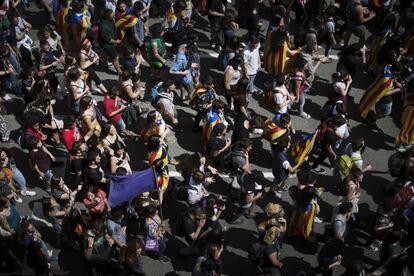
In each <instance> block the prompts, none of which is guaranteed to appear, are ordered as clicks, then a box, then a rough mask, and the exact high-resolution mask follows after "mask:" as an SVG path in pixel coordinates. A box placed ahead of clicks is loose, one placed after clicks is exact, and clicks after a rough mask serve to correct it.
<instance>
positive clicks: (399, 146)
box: [395, 144, 414, 152]
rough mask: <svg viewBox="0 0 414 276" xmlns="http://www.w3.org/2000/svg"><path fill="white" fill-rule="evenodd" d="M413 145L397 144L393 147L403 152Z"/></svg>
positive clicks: (413, 145)
mask: <svg viewBox="0 0 414 276" xmlns="http://www.w3.org/2000/svg"><path fill="white" fill-rule="evenodd" d="M412 147H414V144H399V145H398V146H397V147H396V148H395V149H396V150H397V151H398V152H404V151H407V150H409V149H411V148H412Z"/></svg>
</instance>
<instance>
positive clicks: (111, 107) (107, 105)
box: [103, 96, 122, 122]
mask: <svg viewBox="0 0 414 276" xmlns="http://www.w3.org/2000/svg"><path fill="white" fill-rule="evenodd" d="M103 106H104V109H105V115H106V117H108V118H109V119H111V120H113V121H114V122H118V121H119V120H121V118H122V112H119V113H118V114H116V115H115V116H113V117H111V116H109V115H110V114H111V113H112V112H114V111H115V110H118V109H119V107H120V105H119V103H118V99H117V98H115V99H111V98H110V97H108V96H105V98H104V100H103Z"/></svg>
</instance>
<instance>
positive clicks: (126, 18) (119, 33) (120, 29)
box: [115, 14, 138, 40]
mask: <svg viewBox="0 0 414 276" xmlns="http://www.w3.org/2000/svg"><path fill="white" fill-rule="evenodd" d="M137 22H138V18H137V17H136V16H133V15H130V14H124V15H122V16H121V17H120V18H119V19H118V20H116V22H115V28H116V37H117V38H118V39H120V40H122V39H123V38H124V36H125V31H126V30H127V29H129V28H132V27H134V26H135V25H136V24H137Z"/></svg>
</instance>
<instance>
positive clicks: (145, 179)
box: [108, 167, 156, 208]
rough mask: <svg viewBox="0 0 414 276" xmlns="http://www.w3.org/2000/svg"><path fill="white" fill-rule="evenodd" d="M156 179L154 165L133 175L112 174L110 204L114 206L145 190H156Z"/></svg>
mask: <svg viewBox="0 0 414 276" xmlns="http://www.w3.org/2000/svg"><path fill="white" fill-rule="evenodd" d="M155 181H156V178H155V172H154V169H153V168H152V167H151V168H148V169H146V170H144V171H140V172H135V173H133V174H131V175H124V176H111V182H110V186H109V198H108V201H109V205H110V206H111V208H112V207H115V206H117V205H120V204H122V203H124V202H126V201H128V200H131V199H133V198H134V197H136V196H137V195H140V194H142V193H144V192H149V191H152V190H155V189H156V182H155Z"/></svg>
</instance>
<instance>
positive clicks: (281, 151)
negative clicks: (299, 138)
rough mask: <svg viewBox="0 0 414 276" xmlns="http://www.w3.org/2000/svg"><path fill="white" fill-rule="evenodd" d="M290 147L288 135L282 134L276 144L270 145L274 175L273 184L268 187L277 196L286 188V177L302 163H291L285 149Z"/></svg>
mask: <svg viewBox="0 0 414 276" xmlns="http://www.w3.org/2000/svg"><path fill="white" fill-rule="evenodd" d="M289 147H290V137H289V136H283V137H282V138H281V139H280V140H279V141H278V143H277V144H274V145H272V152H273V161H272V174H273V177H274V180H273V184H274V186H272V187H271V188H270V191H271V192H274V193H275V195H276V196H277V197H278V198H281V197H282V192H284V191H287V190H288V186H287V179H288V177H289V175H290V174H294V173H295V172H296V170H297V169H298V168H299V166H300V165H301V164H302V163H296V164H295V165H292V164H291V163H290V162H289V160H288V156H287V153H286V151H287V150H288V149H289Z"/></svg>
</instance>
